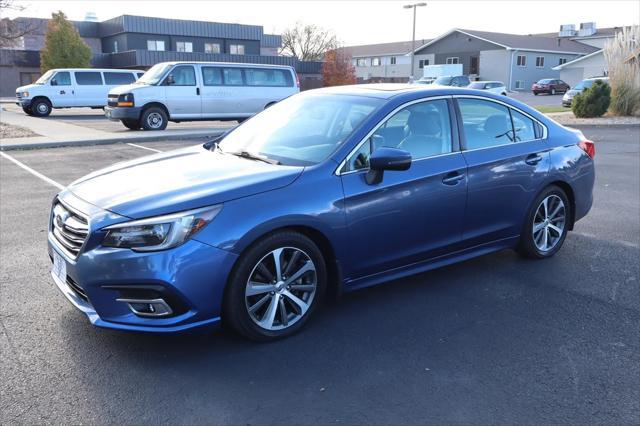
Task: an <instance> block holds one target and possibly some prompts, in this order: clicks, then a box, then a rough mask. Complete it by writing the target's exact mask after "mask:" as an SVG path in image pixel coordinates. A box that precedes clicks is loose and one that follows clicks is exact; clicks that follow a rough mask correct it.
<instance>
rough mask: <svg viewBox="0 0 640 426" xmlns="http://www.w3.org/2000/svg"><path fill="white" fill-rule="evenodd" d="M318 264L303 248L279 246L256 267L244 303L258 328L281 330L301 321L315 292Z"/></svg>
mask: <svg viewBox="0 0 640 426" xmlns="http://www.w3.org/2000/svg"><path fill="white" fill-rule="evenodd" d="M317 284H318V278H317V274H316V267H315V265H314V263H313V261H312V260H311V258H310V257H309V255H307V254H306V253H305V252H304V251H302V250H300V249H298V248H295V247H280V248H277V249H275V250H273V251H271V252H270V253H268V254H267V255H266V256H264V257H263V258H262V259H260V260H259V261H258V263H257V264H256V265H255V266H254V267H253V270H252V271H251V274H249V279H248V281H247V284H246V287H245V305H246V308H247V312H248V313H249V316H250V317H251V320H252V321H253V322H254V323H256V324H257V325H258V326H259V327H261V328H263V329H265V330H269V331H278V330H284V329H286V328H288V327H291V326H292V325H293V324H295V323H296V322H298V321H299V320H300V319H301V318H302V317H303V316H304V315H305V313H306V312H307V311H308V310H309V308H310V307H311V304H312V302H313V299H314V297H315V294H316V289H317Z"/></svg>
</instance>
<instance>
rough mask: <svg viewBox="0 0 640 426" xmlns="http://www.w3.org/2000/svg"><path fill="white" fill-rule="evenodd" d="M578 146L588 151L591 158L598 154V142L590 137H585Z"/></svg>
mask: <svg viewBox="0 0 640 426" xmlns="http://www.w3.org/2000/svg"><path fill="white" fill-rule="evenodd" d="M578 146H579V147H580V148H581V149H582V150H583V151H584V152H586V153H587V155H588V156H589V157H591V158H593V157H595V156H596V144H595V143H593V141H590V140H588V139H583V140H581V141H580V142H579V143H578Z"/></svg>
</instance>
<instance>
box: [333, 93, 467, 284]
mask: <svg viewBox="0 0 640 426" xmlns="http://www.w3.org/2000/svg"><path fill="white" fill-rule="evenodd" d="M450 117H451V114H450V110H449V102H448V100H447V99H439V100H432V101H425V102H420V103H414V104H412V105H410V106H407V107H406V108H404V109H402V110H400V111H399V112H397V113H396V114H394V115H393V116H392V117H391V118H389V119H388V120H386V121H385V122H384V123H383V124H382V125H381V126H380V127H379V128H378V129H377V130H376V131H375V133H374V134H373V135H372V136H371V137H370V138H369V139H368V140H366V141H365V142H364V143H363V144H362V145H361V146H360V147H359V148H358V150H357V151H356V152H354V153H352V154H351V156H350V157H349V158H348V159H347V161H346V164H345V166H344V168H343V170H342V173H341V179H342V182H343V188H344V195H345V209H346V219H347V228H348V231H347V232H348V244H349V250H350V252H351V253H353V256H352V257H351V259H352V261H350V262H348V263H347V264H345V265H343V266H344V273H345V276H346V277H348V278H352V279H355V278H360V277H363V276H367V275H370V274H374V273H377V272H382V271H385V270H389V269H392V268H395V267H400V266H403V265H407V264H410V263H413V262H417V261H421V260H424V259H426V258H429V257H433V256H436V255H438V254H441V253H443V252H444V251H447V249H451V248H452V247H454V246H455V245H456V244H458V243H459V242H460V240H461V233H462V225H463V222H462V221H463V217H464V209H465V201H466V195H467V194H466V192H467V189H466V186H467V184H466V176H465V173H466V164H465V161H464V158H463V157H462V154H461V153H460V152H458V151H457V149H456V150H454V148H455V147H454V142H455V141H456V140H457V137H456V136H455V132H454V131H452V127H451V120H450ZM380 146H387V147H394V148H399V149H403V150H406V151H408V152H410V153H411V155H412V160H413V161H412V164H411V168H410V169H409V170H406V171H386V172H385V173H384V177H383V180H382V182H381V183H379V184H375V185H370V184H368V183H367V182H366V180H365V175H366V174H367V171H368V161H369V156H370V154H371V152H372V151H375V149H376V148H378V147H380Z"/></svg>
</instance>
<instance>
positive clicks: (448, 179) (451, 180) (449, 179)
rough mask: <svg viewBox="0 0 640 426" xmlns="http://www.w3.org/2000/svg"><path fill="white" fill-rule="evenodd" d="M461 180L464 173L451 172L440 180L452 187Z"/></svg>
mask: <svg viewBox="0 0 640 426" xmlns="http://www.w3.org/2000/svg"><path fill="white" fill-rule="evenodd" d="M462 179H464V173H458V172H451V173H449V174H447V175H446V176H445V177H443V178H442V183H444V184H445V185H451V186H453V185H457V184H458V182H460V181H461V180H462Z"/></svg>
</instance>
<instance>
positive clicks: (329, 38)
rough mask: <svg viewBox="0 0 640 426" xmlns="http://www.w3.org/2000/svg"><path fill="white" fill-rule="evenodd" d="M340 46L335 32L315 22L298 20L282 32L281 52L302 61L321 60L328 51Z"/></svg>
mask: <svg viewBox="0 0 640 426" xmlns="http://www.w3.org/2000/svg"><path fill="white" fill-rule="evenodd" d="M337 47H338V39H337V38H336V36H335V34H334V33H333V32H331V31H329V30H326V29H324V28H320V27H318V26H316V25H313V24H302V23H300V22H297V23H296V25H295V26H294V27H293V28H289V29H287V30H285V31H284V32H283V33H282V48H281V49H280V54H282V55H286V56H293V57H295V58H297V59H299V60H301V61H321V60H322V59H323V58H324V55H325V53H326V52H327V51H329V50H333V49H336V48H337Z"/></svg>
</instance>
